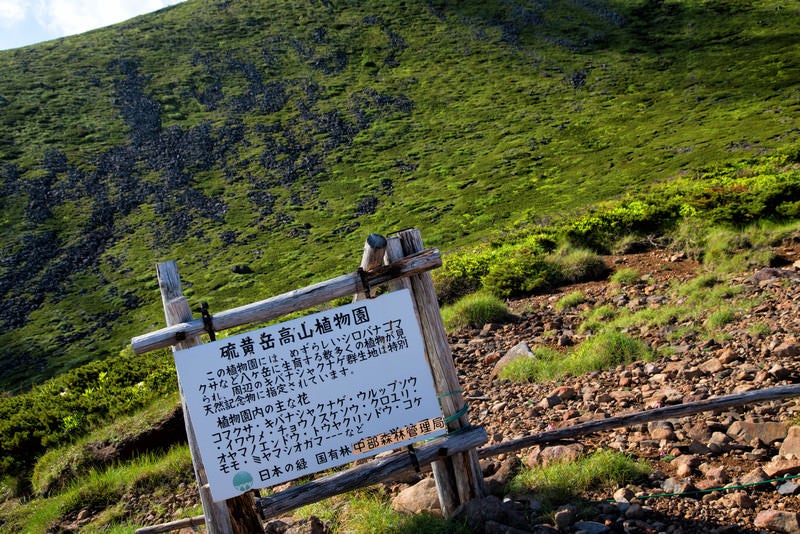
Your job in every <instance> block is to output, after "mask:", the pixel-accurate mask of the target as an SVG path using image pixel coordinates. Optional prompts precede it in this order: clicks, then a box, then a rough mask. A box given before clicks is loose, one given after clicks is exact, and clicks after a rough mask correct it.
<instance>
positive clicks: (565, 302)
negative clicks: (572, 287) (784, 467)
mask: <svg viewBox="0 0 800 534" xmlns="http://www.w3.org/2000/svg"><path fill="white" fill-rule="evenodd" d="M584 302H586V295H584V294H583V292H581V291H572V292H570V293H567V294H566V295H564V296H563V297H561V298H560V299H558V300H557V301H556V304H555V309H556V311H558V312H562V311H564V310H566V309H569V308H574V307H575V306H577V305H578V304H583V303H584Z"/></svg>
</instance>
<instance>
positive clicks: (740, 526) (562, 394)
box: [131, 235, 800, 534]
mask: <svg viewBox="0 0 800 534" xmlns="http://www.w3.org/2000/svg"><path fill="white" fill-rule="evenodd" d="M776 253H777V255H778V261H777V263H776V265H775V266H773V267H764V268H759V269H755V270H753V271H752V272H750V273H746V274H743V275H742V276H739V277H736V278H734V279H732V280H731V281H730V282H729V283H730V284H731V285H732V286H736V287H738V289H739V290H740V291H739V293H738V295H737V297H736V298H737V299H743V298H747V299H751V301H752V302H753V303H754V304H753V305H752V306H751V307H750V311H749V312H746V313H743V314H738V315H737V316H736V317H735V319H734V320H733V321H732V322H730V323H728V324H726V325H724V326H723V327H721V330H720V332H718V333H717V335H715V336H714V340H708V339H707V338H706V337H702V338H698V337H696V335H695V334H693V333H691V332H692V331H691V330H690V329H682V328H681V327H682V326H685V325H680V324H678V325H670V326H668V327H664V328H649V329H644V330H643V329H640V328H633V329H631V330H630V331H629V332H628V333H629V335H631V336H632V337H636V338H638V339H641V340H643V341H645V342H646V343H647V344H648V345H649V346H650V347H652V348H653V349H657V350H658V349H666V350H659V354H669V355H668V356H661V357H659V358H658V359H656V360H654V361H651V362H639V363H634V364H631V365H627V366H620V367H618V368H616V369H609V370H604V371H598V372H594V373H590V374H588V375H585V376H580V377H569V378H566V379H563V380H561V381H559V382H558V383H545V384H515V383H511V382H508V381H501V380H498V379H497V378H496V376H495V372H496V367H497V366H498V362H500V361H501V360H502V359H503V356H505V355H506V354H508V353H509V352H522V353H525V352H526V351H527V350H528V349H530V348H533V347H536V346H538V345H541V344H548V345H551V346H555V347H564V348H566V347H569V346H572V345H576V344H578V343H580V342H581V341H582V339H583V338H584V337H585V335H586V334H582V333H579V332H580V329H579V328H578V326H579V324H580V323H581V321H582V320H583V317H582V313H583V312H584V311H585V310H586V309H589V308H591V307H596V306H599V305H603V304H608V305H610V306H614V307H625V308H628V309H631V310H639V309H645V308H652V309H656V308H658V307H661V306H666V305H669V304H670V303H672V302H673V301H672V299H674V298H675V295H674V291H673V288H674V284H675V283H676V282H686V281H689V280H691V279H692V278H694V277H696V276H697V275H698V274H699V273H702V267H701V266H700V265H698V264H697V263H695V262H693V261H691V260H690V259H687V258H685V257H683V256H681V255H671V254H670V253H667V252H665V251H663V250H653V251H649V252H645V253H641V254H630V255H625V256H618V257H610V258H608V262H609V264H610V265H612V266H614V267H615V268H622V267H629V268H631V269H635V270H636V271H638V272H639V273H641V275H642V277H641V278H640V280H639V282H638V283H635V284H631V285H627V286H623V287H620V286H615V285H612V284H610V283H609V282H607V281H604V282H592V283H586V284H580V285H577V286H570V287H565V288H562V289H561V290H560V291H559V292H558V293H556V294H549V295H538V296H534V297H530V298H526V299H521V300H517V301H513V302H511V303H510V307H511V309H512V311H513V312H514V314H515V319H514V320H513V321H511V322H509V323H506V324H489V325H486V326H485V327H484V328H482V329H480V330H475V331H471V332H460V333H457V334H455V335H452V336H451V338H450V342H451V346H452V349H453V356H454V360H455V363H456V367H457V368H458V370H459V374H460V378H461V382H462V386H463V389H464V392H465V396H466V399H467V402H468V404H469V408H470V411H469V417H470V422H471V423H472V424H474V425H482V426H484V427H485V428H486V430H487V433H488V435H489V440H490V441H489V445H492V444H497V443H501V442H504V441H507V440H510V439H513V438H516V437H520V436H524V435H532V434H539V433H541V432H544V431H547V430H552V429H554V428H561V427H567V426H572V425H575V424H578V423H581V422H584V421H589V420H597V419H603V418H607V417H610V416H616V415H622V414H626V413H632V412H638V411H642V410H646V409H651V408H656V407H662V406H668V405H676V404H680V403H684V402H689V401H699V400H703V399H710V398H714V397H719V396H723V395H730V394H733V393H741V392H747V391H754V390H760V389H765V388H772V387H777V386H782V385H789V384H800V359H798V356H800V235H797V236H795V237H794V238H793V239H789V240H786V241H785V242H784V243H783V244H782V246H780V247H778V248H777V249H776ZM577 290H580V291H581V292H582V293H583V294H584V295H585V297H586V302H584V303H583V304H581V305H579V306H578V307H576V308H572V309H568V310H564V311H560V312H559V311H556V309H555V308H556V307H555V303H556V302H557V301H558V299H559V298H560V297H562V296H563V295H565V294H567V293H571V292H573V291H577ZM714 311H715V310H714V309H711V308H709V309H708V310H707V311H706V313H708V314H711V313H713V312H714ZM700 321H702V319H701V320H700ZM682 332H685V333H682ZM715 340H716V341H715ZM599 448H610V449H613V450H617V451H621V452H624V453H626V454H629V455H631V456H632V457H634V458H637V459H641V460H643V461H646V462H647V463H648V464H649V465H650V466H651V469H652V471H651V474H650V475H649V476H648V478H647V479H646V480H644V481H642V482H640V483H639V484H638V485H636V486H629V487H626V488H606V489H603V490H598V491H594V492H592V493H591V494H589V495H584V496H582V502H578V503H572V504H566V503H565V506H564V507H562V508H561V509H560V510H558V511H556V512H555V513H554V512H553V511H548V512H545V511H543V510H542V509H541V506H540V504H539V503H538V501H537V500H536V497H535V495H534V496H532V497H531V498H527V497H526V498H518V497H517V498H509V497H508V496H507V495H504V493H503V490H502V488H503V485H504V484H503V483H504V482H505V481H507V480H508V478H509V477H510V476H511V475H512V474H513V473H514V471H515V470H516V469H518V467H519V466H520V465H521V464H529V465H531V464H542V463H545V462H548V461H551V460H552V459H553V458H559V457H564V456H567V457H570V456H573V455H577V454H580V453H590V452H592V451H593V450H596V449H599ZM482 466H483V468H484V474H485V476H486V477H487V481H489V482H490V483H489V484H487V487H489V488H490V489H492V490H495V494H494V495H493V496H491V497H490V498H488V499H487V500H484V501H483V502H481V503H480V504H478V505H476V507H474V508H473V510H472V511H473V514H472V516H471V517H473V521H474V523H473V527H474V530H475V531H477V532H486V533H496V532H508V533H524V532H535V533H545V532H563V533H577V532H588V533H595V532H626V533H654V534H655V533H662V532H663V533H670V534H680V533H692V532H718V533H721V532H725V533H754V532H798V533H800V524H799V523H800V516H799V515H798V512H800V479H794V478H792V477H793V476H794V475H798V474H800V400H798V399H797V398H793V399H787V400H777V401H769V402H763V403H757V404H752V405H747V406H743V407H739V408H730V409H723V410H716V411H710V412H702V413H698V414H696V415H690V416H685V417H680V418H674V419H670V420H665V421H658V422H651V423H647V424H638V425H634V426H630V427H626V428H616V429H614V430H607V431H603V432H598V433H595V434H588V435H584V436H581V437H580V438H577V439H576V440H575V441H573V442H560V443H558V444H544V445H540V446H536V447H533V448H528V449H523V450H519V451H517V452H514V453H508V454H503V455H499V456H497V457H492V458H487V459H485V460H482ZM784 477H786V478H788V480H781V481H776V479H782V478H784ZM420 478H421V479H422V480H421V481H420V482H418V483H416V484H407V483H406V484H392V485H389V487H390V488H391V490H392V491H396V492H398V496H397V497H396V499H395V503H394V505H395V506H396V507H397V508H399V509H404V510H408V511H419V510H423V509H429V508H434V509H435V508H436V506H437V505H438V501H437V499H436V496H435V487H434V486H433V484H432V480H431V478H430V477H427V478H425V477H420ZM180 489H181V490H185V491H176V493H175V497H174V498H173V500H174V501H175V502H172V503H167V504H165V505H163V503H162V505H163V506H160V507H156V509H160V510H161V511H162V513H160V514H156V513H153V512H152V510H153V509H154V508H153V507H152V506H148V508H149V509H150V510H151V513H150V514H149V515H148V516H147V517H146V518H145V517H140V519H143V520H145V522H146V523H147V524H157V523H160V522H165V521H170V520H172V519H173V518H174V516H171V512H170V510H173V509H175V510H179V509H181V508H184V507H185V506H188V505H191V504H192V501H193V500H196V495H195V494H194V490H193V487H192V484H191V481H190V480H187V481H184V482H183V483H182V484H181V487H180ZM664 494H669V496H660V497H655V496H656V495H664ZM140 497H142V498H143V501H144V502H147V501H148V499H147V498H146V497H147V496H146V495H142V496H140ZM137 500H138V498H137V496H131V502H135V501H137ZM151 504H152V503H151ZM476 510H477V511H476ZM131 513H132V514H133V515H135V516H136V515H139V514H137V513H136V511H134V510H131ZM467 515H469V514H467ZM475 517H479V518H480V519H474V518H475ZM287 529H288V530H287ZM326 530H327V528H326V527H325V526H324V525H323V524H321V523H320V522H319V521H314V520H312V521H309V520H302V521H297V520H293V519H291V518H281V519H280V520H276V521H271V522H269V523H267V531H268V532H325V531H326Z"/></svg>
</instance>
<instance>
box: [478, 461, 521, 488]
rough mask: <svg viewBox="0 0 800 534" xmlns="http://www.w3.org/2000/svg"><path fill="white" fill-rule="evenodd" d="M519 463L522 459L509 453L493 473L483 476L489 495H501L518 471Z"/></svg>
mask: <svg viewBox="0 0 800 534" xmlns="http://www.w3.org/2000/svg"><path fill="white" fill-rule="evenodd" d="M521 465H522V461H521V460H520V459H519V457H517V456H513V455H511V456H509V457H508V458H506V459H505V460H503V461H502V462H501V463H500V466H499V467H498V468H497V470H496V471H495V472H494V473H492V474H491V475H490V476H487V477H486V478H484V483H485V484H486V492H487V493H488V494H489V495H496V496H497V497H502V496H503V495H504V494H505V490H506V487H508V484H509V482H511V479H512V478H514V476H515V475H516V474H517V472H519V468H520V467H521Z"/></svg>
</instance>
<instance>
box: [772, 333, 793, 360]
mask: <svg viewBox="0 0 800 534" xmlns="http://www.w3.org/2000/svg"><path fill="white" fill-rule="evenodd" d="M772 354H773V355H775V356H777V357H778V358H794V357H795V356H797V355H798V354H800V343H798V341H797V339H795V338H793V337H790V338H788V339H786V340H785V341H784V342H783V343H781V344H780V345H778V346H777V347H775V348H774V349H772Z"/></svg>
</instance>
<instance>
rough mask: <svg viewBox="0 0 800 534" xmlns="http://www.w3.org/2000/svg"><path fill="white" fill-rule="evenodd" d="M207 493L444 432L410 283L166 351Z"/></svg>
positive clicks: (237, 490) (295, 474)
mask: <svg viewBox="0 0 800 534" xmlns="http://www.w3.org/2000/svg"><path fill="white" fill-rule="evenodd" d="M175 365H176V367H177V371H178V379H179V381H180V384H181V387H182V389H183V392H184V397H185V401H186V406H187V409H188V411H189V415H190V417H191V420H192V425H193V427H194V431H195V435H196V437H197V443H198V446H199V448H200V455H201V458H202V460H203V464H204V466H205V468H206V474H207V475H208V481H209V485H210V488H211V494H212V497H213V499H214V500H215V501H219V500H225V499H230V498H232V497H235V496H237V495H240V494H241V493H243V492H245V491H247V490H249V489H251V488H253V487H256V488H264V487H269V486H274V485H276V484H280V483H282V482H286V481H289V480H293V479H296V478H300V477H303V476H307V475H310V474H312V473H317V472H319V471H324V470H327V469H331V468H333V467H337V466H340V465H343V464H346V463H349V462H352V461H354V460H358V459H363V458H366V457H369V456H373V455H375V454H377V453H379V452H382V451H385V450H390V449H395V448H398V447H401V446H404V445H407V444H410V443H414V442H417V441H420V440H421V439H423V438H426V439H427V438H431V437H434V436H439V435H442V434H444V433H445V431H446V429H445V424H444V421H443V420H442V414H441V410H440V408H439V403H438V399H437V397H436V393H435V390H434V386H433V379H432V377H431V373H430V369H429V367H428V365H427V362H426V361H425V357H424V345H423V341H422V335H421V333H420V329H419V325H418V323H417V319H416V316H415V315H414V308H413V304H412V302H411V295H410V293H409V291H408V290H401V291H395V292H392V293H388V294H385V295H382V296H380V297H377V298H375V299H369V300H364V301H358V302H355V303H352V304H348V305H345V306H341V307H338V308H334V309H331V310H328V311H324V312H320V313H315V314H313V315H308V316H305V317H302V318H299V319H294V320H291V321H287V322H284V323H280V324H277V325H272V326H268V327H265V328H261V329H258V330H254V331H251V332H247V333H244V334H238V335H235V336H231V337H228V338H225V339H221V340H217V341H213V342H211V343H207V344H205V345H199V346H196V347H192V348H189V349H185V350H181V351H177V352H176V353H175Z"/></svg>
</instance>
